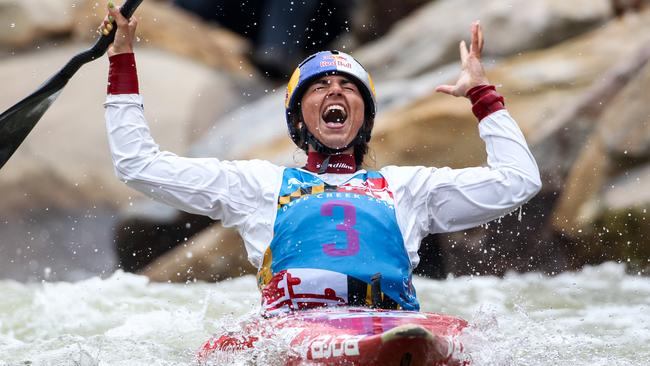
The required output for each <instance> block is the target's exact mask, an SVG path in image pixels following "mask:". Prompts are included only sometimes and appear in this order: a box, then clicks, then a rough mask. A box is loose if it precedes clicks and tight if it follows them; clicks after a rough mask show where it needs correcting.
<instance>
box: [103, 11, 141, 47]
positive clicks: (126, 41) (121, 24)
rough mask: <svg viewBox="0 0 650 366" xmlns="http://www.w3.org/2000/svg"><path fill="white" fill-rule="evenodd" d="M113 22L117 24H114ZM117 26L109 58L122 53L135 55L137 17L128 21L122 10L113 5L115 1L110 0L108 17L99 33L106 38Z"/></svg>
mask: <svg viewBox="0 0 650 366" xmlns="http://www.w3.org/2000/svg"><path fill="white" fill-rule="evenodd" d="M113 20H114V21H115V23H113ZM115 26H116V27H117V31H116V32H115V40H114V41H113V43H112V44H111V45H110V46H109V47H108V57H111V56H113V55H118V54H120V53H133V40H134V39H135V29H136V28H137V26H138V21H137V20H136V19H135V17H132V18H131V19H129V20H127V19H126V18H125V17H124V16H123V15H122V13H120V9H119V8H117V7H116V6H115V5H114V4H113V1H111V0H109V2H108V15H106V17H105V18H104V21H103V22H102V24H101V25H100V26H99V28H98V30H97V31H98V32H99V33H100V34H102V35H105V36H106V35H108V34H109V33H110V32H111V30H113V27H115Z"/></svg>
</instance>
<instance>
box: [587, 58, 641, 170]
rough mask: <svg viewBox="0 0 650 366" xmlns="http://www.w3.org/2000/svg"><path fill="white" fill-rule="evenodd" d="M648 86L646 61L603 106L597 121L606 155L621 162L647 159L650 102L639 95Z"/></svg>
mask: <svg viewBox="0 0 650 366" xmlns="http://www.w3.org/2000/svg"><path fill="white" fill-rule="evenodd" d="M649 47H650V46H649ZM648 85H650V62H648V63H646V65H645V67H644V68H643V70H642V71H641V72H639V73H638V74H637V76H636V77H635V78H634V79H633V80H632V82H630V83H629V84H628V85H627V86H626V87H625V89H623V91H621V93H620V94H619V95H617V96H616V98H615V99H614V101H612V103H611V104H610V105H608V106H607V108H606V109H605V111H604V112H603V116H602V118H601V122H600V123H599V135H600V137H601V138H602V139H603V143H604V145H605V146H604V147H605V149H606V150H607V154H608V155H610V156H612V158H613V159H615V160H617V161H618V162H620V163H621V164H624V165H627V164H626V161H629V160H640V161H646V162H647V161H649V160H650V103H648V102H647V100H645V98H643V97H642V96H644V95H646V94H647V93H648Z"/></svg>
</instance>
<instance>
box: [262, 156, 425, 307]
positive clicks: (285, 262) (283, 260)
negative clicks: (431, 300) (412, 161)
mask: <svg viewBox="0 0 650 366" xmlns="http://www.w3.org/2000/svg"><path fill="white" fill-rule="evenodd" d="M268 254H269V257H270V259H271V263H270V270H271V272H272V274H273V275H275V274H277V273H278V272H281V271H285V270H290V269H292V268H301V269H318V270H326V271H330V272H336V273H340V274H343V275H346V276H349V277H351V278H354V279H356V280H357V282H358V280H360V281H362V282H363V283H365V284H368V285H370V284H371V283H372V282H373V276H374V277H375V280H374V282H376V281H379V284H380V287H381V292H382V293H383V296H388V297H390V299H392V300H394V302H396V303H397V304H398V305H399V307H401V308H402V309H405V310H418V309H419V303H418V301H417V298H416V296H415V290H414V289H413V286H412V284H411V272H412V271H411V263H410V261H409V258H408V254H407V253H406V249H405V248H404V239H403V237H402V234H401V232H400V230H399V227H398V225H397V218H396V216H395V206H394V202H393V194H392V192H391V191H390V190H389V187H388V186H387V183H386V180H385V179H384V177H383V176H382V175H381V174H379V173H378V172H372V171H371V172H360V173H359V174H357V175H355V176H354V177H353V178H352V179H350V180H349V181H347V182H346V183H345V184H343V185H341V186H328V185H326V184H325V183H324V182H323V181H322V180H321V179H320V178H318V177H317V176H315V175H313V174H310V173H308V172H305V171H302V170H298V169H286V170H285V171H284V176H283V180H282V187H281V190H280V195H279V200H278V211H277V216H276V221H275V227H274V235H273V240H272V242H271V245H270V253H268ZM303 272H304V271H303ZM314 273H315V274H317V273H319V271H314ZM310 280H311V281H314V280H316V281H317V279H313V278H311V279H310Z"/></svg>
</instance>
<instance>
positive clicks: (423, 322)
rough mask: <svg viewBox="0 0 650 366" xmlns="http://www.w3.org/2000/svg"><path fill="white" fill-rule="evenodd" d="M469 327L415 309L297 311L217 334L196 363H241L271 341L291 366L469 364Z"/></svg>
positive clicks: (456, 321)
mask: <svg viewBox="0 0 650 366" xmlns="http://www.w3.org/2000/svg"><path fill="white" fill-rule="evenodd" d="M466 326H467V322H466V321H464V320H462V319H459V318H456V317H453V316H448V315H440V314H434V313H424V312H413V311H401V310H378V309H367V308H329V309H328V308H323V309H314V310H306V311H298V312H293V313H289V314H285V315H279V316H275V317H272V318H261V317H259V318H254V319H250V320H249V321H246V322H244V323H243V324H242V330H241V331H239V332H224V333H222V334H216V335H214V336H213V337H212V338H210V339H209V340H208V341H206V342H205V343H204V344H203V346H202V347H201V349H200V350H199V352H198V354H197V360H198V361H199V362H200V363H210V361H212V360H220V362H223V361H224V360H237V359H238V357H239V356H244V355H249V354H250V352H251V351H254V350H255V349H257V348H258V347H259V346H261V345H263V344H264V341H267V340H272V342H274V343H275V344H283V345H284V346H285V351H286V354H285V355H284V357H282V358H283V360H284V362H282V364H284V365H287V366H294V365H303V364H309V365H356V366H365V365H373V366H383V365H400V366H420V365H422V366H424V365H427V366H444V365H446V366H461V365H469V359H468V358H467V357H466V356H465V355H464V354H463V349H462V345H461V344H460V342H459V341H458V339H457V336H458V335H459V334H460V332H461V331H462V330H463V329H464V328H465V327H466ZM261 347H263V346H261Z"/></svg>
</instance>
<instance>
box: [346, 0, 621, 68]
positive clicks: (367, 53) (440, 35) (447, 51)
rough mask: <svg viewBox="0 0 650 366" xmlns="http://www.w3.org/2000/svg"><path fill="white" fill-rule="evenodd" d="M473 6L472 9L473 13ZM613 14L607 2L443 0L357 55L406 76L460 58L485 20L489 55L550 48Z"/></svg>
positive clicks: (367, 63)
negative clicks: (474, 26) (473, 28)
mask: <svg viewBox="0 0 650 366" xmlns="http://www.w3.org/2000/svg"><path fill="white" fill-rule="evenodd" d="M468 9H472V10H471V11H468ZM610 14H611V9H610V6H609V1H607V0H579V1H563V0H533V1H531V0H514V1H508V2H503V1H498V0H492V1H478V2H477V1H472V0H438V1H435V2H431V3H430V4H428V5H425V6H423V7H421V8H419V9H418V10H416V11H415V12H413V13H412V14H411V15H410V16H408V17H407V18H404V19H403V20H401V21H399V22H398V23H397V24H396V25H395V26H394V27H393V28H392V29H391V31H390V32H389V33H388V34H387V35H385V36H384V37H382V38H381V39H379V40H377V41H375V42H372V43H370V44H368V45H365V46H363V47H361V48H360V49H358V50H356V51H355V56H356V57H357V58H358V59H359V60H360V61H361V63H362V64H363V65H364V66H365V67H367V68H368V69H369V70H370V71H371V72H372V73H373V75H374V76H375V78H376V79H382V78H402V77H411V76H414V75H418V74H421V73H423V72H425V71H428V70H433V69H435V68H437V67H439V66H441V65H444V64H446V63H449V62H455V61H456V60H457V59H458V43H459V42H460V41H461V40H463V39H466V40H469V25H470V23H471V22H472V21H474V20H477V19H479V20H481V23H482V25H483V28H484V31H485V39H486V40H487V42H486V45H485V50H484V54H485V58H486V60H489V59H490V58H494V57H504V56H509V55H514V54H516V53H521V52H523V51H528V50H533V49H541V48H545V47H549V46H551V45H554V44H556V43H559V42H562V41H565V40H566V39H568V38H570V37H573V36H576V35H579V34H581V33H584V32H586V31H588V30H590V29H593V28H595V27H597V26H599V25H601V24H602V23H603V22H604V21H605V20H607V19H608V17H609V16H610Z"/></svg>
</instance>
